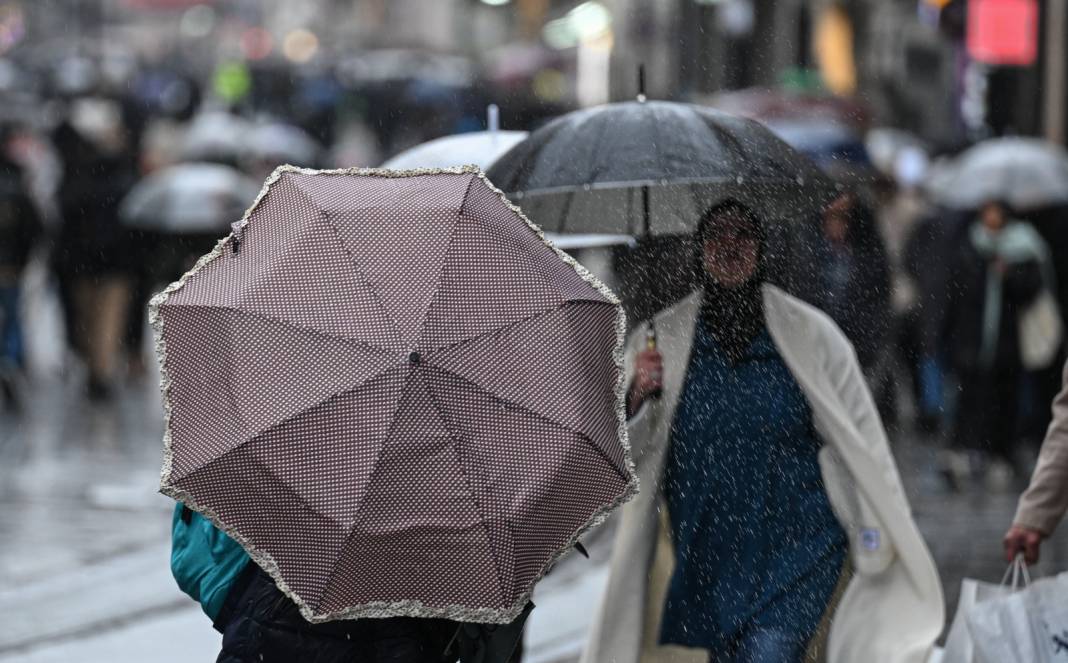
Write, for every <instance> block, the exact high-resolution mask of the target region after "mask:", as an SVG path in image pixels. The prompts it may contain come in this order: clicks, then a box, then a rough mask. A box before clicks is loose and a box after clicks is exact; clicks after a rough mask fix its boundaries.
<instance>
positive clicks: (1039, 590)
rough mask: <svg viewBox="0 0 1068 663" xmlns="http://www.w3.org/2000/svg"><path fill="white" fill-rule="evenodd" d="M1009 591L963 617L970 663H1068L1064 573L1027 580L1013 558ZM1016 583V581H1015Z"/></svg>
mask: <svg viewBox="0 0 1068 663" xmlns="http://www.w3.org/2000/svg"><path fill="white" fill-rule="evenodd" d="M1010 573H1011V575H1012V585H1011V590H1010V592H1009V593H1008V594H1005V595H1003V596H999V597H995V598H991V599H989V600H986V601H982V602H980V603H978V604H976V605H975V606H973V607H972V608H971V609H970V610H968V611H967V612H966V614H965V620H966V622H967V625H968V631H969V633H970V635H971V639H972V642H973V643H974V645H975V662H976V663H1068V601H1066V597H1068V573H1062V574H1060V575H1058V576H1054V577H1052V578H1043V579H1041V580H1038V581H1036V582H1033V583H1032V582H1031V579H1030V576H1029V575H1028V573H1027V566H1026V565H1025V564H1024V561H1023V558H1022V556H1017V557H1016V559H1015V560H1014V561H1013V564H1012V566H1011V567H1010V569H1009V572H1007V573H1006V577H1005V580H1003V581H1002V586H1003V587H1004V586H1006V581H1007V580H1008V577H1009V574H1010ZM1021 581H1022V582H1021Z"/></svg>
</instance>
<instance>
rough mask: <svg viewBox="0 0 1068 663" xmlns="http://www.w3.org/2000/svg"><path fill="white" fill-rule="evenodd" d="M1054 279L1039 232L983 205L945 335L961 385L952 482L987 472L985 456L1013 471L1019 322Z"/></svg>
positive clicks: (952, 294)
mask: <svg viewBox="0 0 1068 663" xmlns="http://www.w3.org/2000/svg"><path fill="white" fill-rule="evenodd" d="M1052 283H1053V274H1052V263H1051V261H1050V257H1049V249H1048V248H1047V246H1046V244H1045V242H1044V241H1043V240H1042V238H1041V237H1040V236H1039V234H1038V232H1037V231H1035V229H1034V228H1033V227H1031V225H1030V224H1028V223H1026V222H1023V221H1017V220H1013V219H1010V218H1008V216H1007V214H1006V207H1005V205H1004V204H1003V203H999V202H996V201H995V202H990V203H987V204H986V205H984V206H983V207H982V208H981V210H980V214H979V218H978V219H977V220H976V222H975V223H973V224H972V226H971V227H970V228H969V231H968V234H967V236H966V238H965V241H964V243H963V246H962V248H961V252H960V254H959V256H958V258H957V261H956V263H955V265H954V269H953V275H952V279H951V281H950V286H949V292H948V300H949V304H948V307H947V317H946V324H947V330H946V334H947V339H946V340H947V341H948V348H949V352H950V359H951V362H952V366H953V368H954V370H955V373H956V378H957V381H958V383H959V387H960V389H959V392H958V401H957V406H956V411H955V419H954V427H953V438H952V450H951V452H950V454H949V458H948V459H947V468H946V474H947V476H948V477H949V478H950V481H951V483H952V484H953V486H954V487H957V486H958V484H959V482H960V481H961V480H962V479H963V477H962V476H961V475H963V474H964V473H965V472H966V470H967V469H972V470H973V471H976V472H978V471H981V470H983V469H984V461H985V458H984V457H983V455H984V454H989V455H991V456H992V457H993V460H994V464H993V465H992V466H991V468H997V471H998V472H1000V473H1001V474H1012V473H1014V472H1015V463H1014V450H1015V444H1014V443H1015V440H1016V434H1017V430H1018V424H1019V421H1020V414H1021V413H1020V409H1021V408H1020V403H1019V401H1020V398H1019V388H1020V385H1021V380H1022V378H1023V375H1024V372H1025V369H1024V366H1023V360H1022V357H1021V350H1020V348H1021V339H1020V331H1019V319H1020V315H1021V313H1022V312H1023V311H1024V310H1026V308H1027V306H1028V305H1029V304H1030V303H1031V302H1033V301H1034V300H1035V298H1036V297H1037V296H1038V294H1039V293H1040V292H1041V290H1042V289H1043V288H1051V287H1053V286H1052ZM967 453H970V455H971V456H972V458H971V461H972V462H971V465H972V467H971V468H968V467H967V466H966V465H967V464H968V460H967V459H966V458H965V454H967ZM995 475H996V472H995V473H994V474H992V475H991V476H992V478H996V476H995Z"/></svg>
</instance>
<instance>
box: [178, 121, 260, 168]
mask: <svg viewBox="0 0 1068 663" xmlns="http://www.w3.org/2000/svg"><path fill="white" fill-rule="evenodd" d="M250 129H251V127H250V125H249V122H248V120H245V119H244V118H241V117H238V116H237V115H234V114H232V113H226V112H222V111H209V112H206V113H201V114H200V115H197V116H196V117H195V118H193V120H192V122H191V123H190V125H189V129H187V130H186V134H185V138H184V140H183V142H182V154H181V156H182V159H183V160H184V161H214V160H216V159H225V160H227V161H237V160H238V159H239V158H240V157H241V155H242V154H244V151H245V146H246V143H245V139H246V137H247V136H248V133H249V131H250Z"/></svg>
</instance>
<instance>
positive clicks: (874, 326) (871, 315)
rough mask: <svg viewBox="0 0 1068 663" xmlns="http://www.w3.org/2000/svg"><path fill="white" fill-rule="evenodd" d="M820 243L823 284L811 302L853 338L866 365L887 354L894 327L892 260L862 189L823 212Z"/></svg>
mask: <svg viewBox="0 0 1068 663" xmlns="http://www.w3.org/2000/svg"><path fill="white" fill-rule="evenodd" d="M821 228H822V231H823V232H822V234H821V239H822V241H821V242H820V243H819V244H818V248H817V252H816V255H817V264H818V265H819V268H820V274H819V278H820V283H819V284H818V285H817V287H816V288H815V290H814V291H813V300H812V303H813V304H815V305H816V307H817V308H819V309H821V310H822V311H823V312H825V313H826V314H827V315H829V316H831V319H832V320H834V321H835V323H836V324H837V325H838V326H839V327H840V328H841V329H842V332H843V333H845V335H846V337H847V338H849V339H850V341H852V343H853V346H854V347H855V348H856V351H857V358H858V359H859V360H860V364H861V366H863V367H864V368H865V369H866V370H868V369H871V368H872V367H873V366H874V365H875V364H876V363H877V362H879V361H881V360H882V359H884V358H885V354H886V352H885V351H886V344H885V341H886V337H887V333H888V332H889V328H890V265H889V262H888V260H887V256H886V249H885V247H884V246H883V241H882V238H881V237H880V235H879V231H878V228H876V225H875V216H874V215H873V214H872V211H871V209H870V208H869V207H868V206H867V204H865V203H863V202H862V201H861V200H860V199H859V198H858V197H857V194H855V193H852V192H848V193H843V194H842V195H840V196H838V197H837V198H835V199H834V201H832V202H831V203H830V204H829V205H827V207H826V208H824V211H823V218H822V226H821Z"/></svg>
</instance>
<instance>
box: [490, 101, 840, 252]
mask: <svg viewBox="0 0 1068 663" xmlns="http://www.w3.org/2000/svg"><path fill="white" fill-rule="evenodd" d="M487 174H488V176H489V177H490V179H491V180H493V181H494V183H496V184H497V186H499V187H500V188H501V189H503V190H504V191H508V192H511V194H512V197H513V199H515V200H516V201H517V202H520V203H521V204H522V206H523V208H524V210H525V211H526V212H527V213H528V214H529V215H530V216H531V217H532V218H533V220H534V221H536V222H537V223H539V224H540V225H541V226H542V227H543V228H544V229H545V230H548V231H553V232H586V233H632V234H647V233H652V234H677V233H685V232H689V231H691V230H692V229H693V227H694V225H695V224H696V222H697V219H698V218H700V214H701V212H702V211H703V210H704V209H706V208H707V207H709V206H711V205H712V204H715V203H716V202H718V201H720V200H722V199H724V198H728V197H730V198H735V199H739V200H741V201H743V202H746V203H747V204H750V205H751V206H753V207H756V208H759V209H758V211H759V212H760V213H761V214H762V216H764V217H765V218H769V219H772V218H777V217H782V216H784V215H787V214H790V213H794V214H796V212H797V210H798V209H799V206H800V208H808V209H811V210H815V209H817V208H818V207H819V206H820V205H822V204H823V203H824V202H826V201H827V200H828V198H829V197H830V196H831V195H832V193H833V191H834V187H833V184H832V183H831V182H830V181H829V180H828V179H827V177H826V176H824V175H823V174H822V173H821V172H820V171H819V170H818V169H817V168H816V166H815V165H814V164H813V163H812V162H811V161H809V160H808V159H807V158H806V157H804V156H803V155H801V154H799V153H798V152H797V151H795V150H794V149H793V148H791V147H790V146H788V145H787V144H786V143H784V142H783V141H781V140H780V139H778V138H777V137H775V136H774V135H773V134H772V133H771V132H770V131H768V130H767V129H766V128H764V127H763V126H762V125H761V124H759V123H757V122H755V121H753V120H748V119H745V118H741V117H737V116H734V115H730V114H728V113H723V112H720V111H715V110H712V109H709V108H704V107H701V106H695V105H692V104H682V103H673V102H664V101H647V102H641V101H632V102H623V103H616V104H607V105H604V106H598V107H595V108H590V109H585V110H580V111H575V112H573V113H569V114H567V115H564V116H563V117H560V118H559V119H557V120H555V121H553V122H551V123H549V124H547V125H546V126H544V127H542V128H541V129H538V130H537V131H535V132H533V133H532V134H531V135H530V137H529V138H527V140H525V141H523V142H522V143H520V144H519V145H517V146H516V147H514V148H513V149H512V150H510V151H509V152H507V153H506V154H505V155H504V156H502V157H501V158H500V159H499V160H498V161H497V162H496V164H494V166H493V168H491V169H490V171H489V172H488V173H487Z"/></svg>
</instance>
